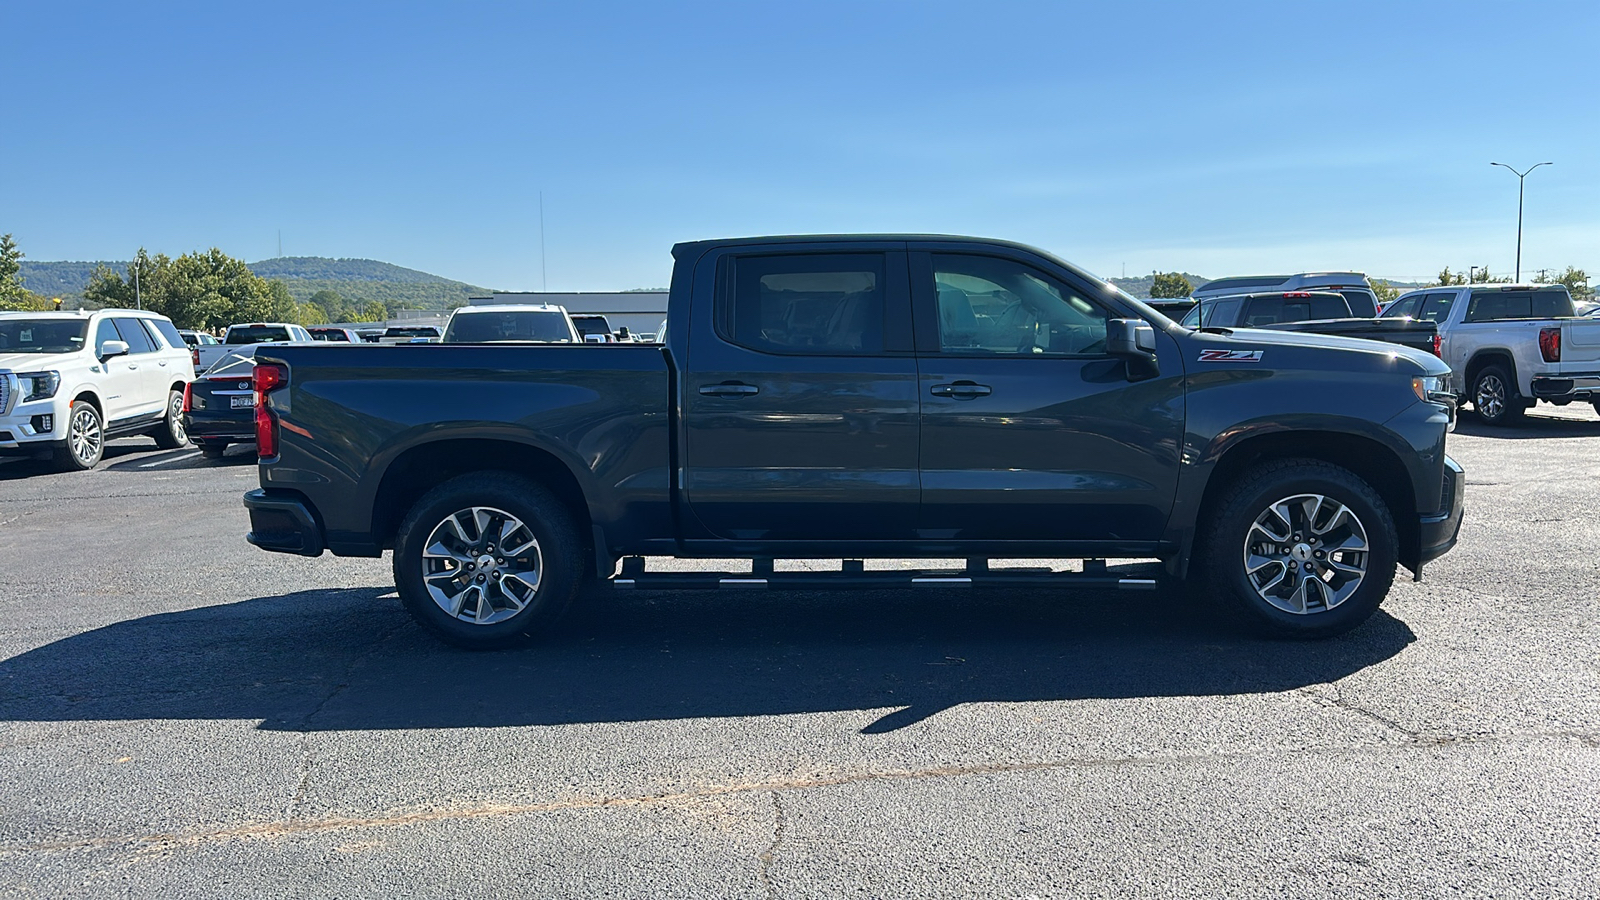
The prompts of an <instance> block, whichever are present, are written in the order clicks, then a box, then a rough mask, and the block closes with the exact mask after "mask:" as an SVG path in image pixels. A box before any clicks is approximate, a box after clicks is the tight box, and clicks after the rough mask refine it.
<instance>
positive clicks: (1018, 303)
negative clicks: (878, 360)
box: [933, 254, 1110, 356]
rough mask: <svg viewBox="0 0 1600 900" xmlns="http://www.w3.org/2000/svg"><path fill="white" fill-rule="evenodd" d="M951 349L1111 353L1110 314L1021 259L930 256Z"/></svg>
mask: <svg viewBox="0 0 1600 900" xmlns="http://www.w3.org/2000/svg"><path fill="white" fill-rule="evenodd" d="M933 280H934V286H935V288H937V290H938V304H939V347H940V349H941V350H943V351H944V352H946V353H963V352H965V353H982V354H990V353H999V354H1028V355H1051V356H1072V355H1080V354H1102V353H1104V352H1105V350H1106V320H1107V319H1108V318H1110V317H1109V316H1108V315H1107V313H1106V311H1105V310H1103V309H1101V308H1100V307H1099V306H1097V305H1095V304H1094V303H1091V302H1089V301H1088V300H1086V299H1084V298H1083V297H1082V296H1081V295H1079V294H1078V293H1077V292H1076V291H1074V290H1072V289H1071V288H1069V287H1066V286H1065V285H1063V284H1061V283H1059V282H1057V281H1056V280H1055V279H1053V278H1050V277H1049V276H1047V275H1044V274H1042V273H1040V272H1037V271H1035V270H1034V269H1031V268H1029V267H1027V266H1025V265H1022V264H1021V263H1016V262H1012V261H1010V260H1006V259H996V258H994V257H989V256H951V255H942V254H941V255H935V256H934V257H933Z"/></svg>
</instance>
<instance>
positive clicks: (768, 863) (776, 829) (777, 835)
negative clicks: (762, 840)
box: [757, 791, 788, 900]
mask: <svg viewBox="0 0 1600 900" xmlns="http://www.w3.org/2000/svg"><path fill="white" fill-rule="evenodd" d="M787 824H788V821H787V819H785V817H784V813H783V795H782V794H780V793H779V792H777V791H773V792H772V843H770V844H768V845H767V849H765V850H763V851H761V854H760V855H759V856H758V857H757V859H759V860H760V861H761V868H760V870H759V871H758V872H757V874H758V875H759V876H760V878H761V887H762V889H763V890H765V891H766V893H767V897H768V898H771V900H776V898H777V896H778V888H777V886H776V885H774V884H773V883H772V861H773V860H774V859H776V858H777V856H778V848H779V847H782V846H783V832H784V829H785V827H786V826H787Z"/></svg>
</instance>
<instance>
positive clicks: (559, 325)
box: [444, 310, 572, 344]
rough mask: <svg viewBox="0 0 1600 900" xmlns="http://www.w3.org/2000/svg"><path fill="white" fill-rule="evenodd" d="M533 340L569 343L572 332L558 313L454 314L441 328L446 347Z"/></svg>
mask: <svg viewBox="0 0 1600 900" xmlns="http://www.w3.org/2000/svg"><path fill="white" fill-rule="evenodd" d="M492 341H536V342H541V343H554V344H570V343H572V329H570V328H568V327H567V317H566V316H564V315H562V314H561V312H560V310H548V311H536V310H525V311H522V312H473V313H456V315H455V318H453V319H451V320H450V324H449V325H448V326H447V327H446V328H445V335H444V342H445V343H447V344H486V343H490V342H492Z"/></svg>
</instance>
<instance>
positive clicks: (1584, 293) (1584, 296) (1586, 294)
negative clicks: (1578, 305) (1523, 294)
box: [1533, 266, 1594, 300]
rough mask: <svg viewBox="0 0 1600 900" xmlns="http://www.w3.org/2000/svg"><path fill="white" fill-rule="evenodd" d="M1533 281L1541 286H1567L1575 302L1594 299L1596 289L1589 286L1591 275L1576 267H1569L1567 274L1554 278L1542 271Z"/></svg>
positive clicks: (1563, 273)
mask: <svg viewBox="0 0 1600 900" xmlns="http://www.w3.org/2000/svg"><path fill="white" fill-rule="evenodd" d="M1533 280H1534V281H1535V282H1537V283H1539V284H1562V285H1566V287H1567V293H1569V294H1571V295H1572V299H1574V300H1589V299H1592V298H1593V297H1594V288H1592V287H1590V286H1589V273H1588V272H1585V271H1584V270H1582V269H1580V268H1577V267H1576V266H1567V270H1566V271H1565V272H1562V273H1561V274H1560V275H1556V276H1554V277H1552V276H1549V275H1546V274H1545V272H1544V271H1540V272H1539V275H1538V277H1536V278H1534V279H1533Z"/></svg>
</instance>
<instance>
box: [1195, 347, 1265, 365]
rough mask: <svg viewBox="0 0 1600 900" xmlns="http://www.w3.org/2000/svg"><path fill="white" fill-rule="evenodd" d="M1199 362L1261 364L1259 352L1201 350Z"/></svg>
mask: <svg viewBox="0 0 1600 900" xmlns="http://www.w3.org/2000/svg"><path fill="white" fill-rule="evenodd" d="M1200 361H1201V362H1246V363H1247V362H1261V351H1260V350H1219V349H1213V350H1201V351H1200Z"/></svg>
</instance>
